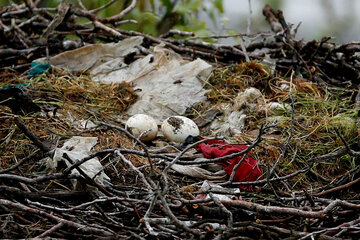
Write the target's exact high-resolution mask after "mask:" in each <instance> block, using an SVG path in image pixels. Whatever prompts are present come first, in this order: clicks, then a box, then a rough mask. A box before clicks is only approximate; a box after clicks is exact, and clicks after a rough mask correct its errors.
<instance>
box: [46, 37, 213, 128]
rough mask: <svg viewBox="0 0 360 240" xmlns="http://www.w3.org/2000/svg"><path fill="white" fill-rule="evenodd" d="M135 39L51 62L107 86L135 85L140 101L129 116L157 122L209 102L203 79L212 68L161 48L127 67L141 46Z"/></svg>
mask: <svg viewBox="0 0 360 240" xmlns="http://www.w3.org/2000/svg"><path fill="white" fill-rule="evenodd" d="M142 41H143V38H142V37H132V38H128V39H125V40H123V41H120V42H118V43H109V44H94V45H88V46H85V47H82V48H79V49H76V50H71V51H67V52H64V53H61V54H59V55H57V56H54V57H52V58H51V59H50V63H51V64H52V65H54V66H56V67H58V68H67V69H69V70H70V71H86V70H89V71H90V74H91V77H92V80H94V81H101V82H105V83H113V82H122V81H126V82H132V83H133V85H134V88H135V89H137V90H138V92H137V93H138V95H139V96H140V98H139V100H138V101H137V102H136V103H135V104H133V105H132V106H131V107H130V109H129V110H128V112H127V113H128V114H129V115H135V114H137V113H144V114H148V115H150V116H152V117H153V118H154V119H155V120H157V122H158V123H160V122H161V121H162V120H164V119H166V118H167V117H169V116H173V115H183V114H184V113H185V111H186V109H187V108H189V107H191V106H193V105H194V104H196V103H198V102H201V101H204V100H206V97H205V93H206V90H204V89H203V87H202V80H206V78H207V77H208V76H209V74H210V73H211V70H212V66H211V65H210V64H208V63H206V62H205V61H203V60H201V59H196V60H194V61H191V62H189V61H186V60H184V59H183V58H182V57H181V56H180V55H179V54H177V53H175V52H174V51H172V50H170V49H167V48H165V46H164V45H161V44H160V45H158V46H156V47H154V48H153V49H150V51H151V54H148V55H147V56H145V57H144V58H140V59H137V60H135V61H134V62H132V63H130V64H129V65H127V64H126V63H125V62H124V58H125V57H126V56H127V55H128V54H131V53H133V52H138V51H139V50H138V49H137V47H138V46H139V45H140V44H141V43H142Z"/></svg>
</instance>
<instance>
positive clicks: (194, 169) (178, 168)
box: [171, 164, 226, 180]
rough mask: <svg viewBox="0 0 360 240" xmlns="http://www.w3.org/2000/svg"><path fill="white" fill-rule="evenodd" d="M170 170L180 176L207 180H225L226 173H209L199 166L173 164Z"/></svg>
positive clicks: (222, 171) (221, 171)
mask: <svg viewBox="0 0 360 240" xmlns="http://www.w3.org/2000/svg"><path fill="white" fill-rule="evenodd" d="M171 169H172V170H174V171H175V172H178V173H180V174H183V175H186V176H190V177H194V178H199V179H207V180H225V178H226V173H225V172H224V170H220V171H217V172H210V171H208V170H206V169H203V168H201V167H199V166H184V165H180V164H173V165H172V166H171Z"/></svg>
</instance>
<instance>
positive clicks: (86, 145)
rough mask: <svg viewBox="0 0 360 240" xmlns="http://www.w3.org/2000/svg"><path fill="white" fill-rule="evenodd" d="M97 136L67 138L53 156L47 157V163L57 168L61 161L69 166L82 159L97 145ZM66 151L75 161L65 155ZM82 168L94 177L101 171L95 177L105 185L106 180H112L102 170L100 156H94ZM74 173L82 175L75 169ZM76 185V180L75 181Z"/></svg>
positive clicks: (52, 167)
mask: <svg viewBox="0 0 360 240" xmlns="http://www.w3.org/2000/svg"><path fill="white" fill-rule="evenodd" d="M96 143H97V137H80V136H74V137H72V138H70V139H69V140H67V141H66V142H65V143H64V145H63V146H62V147H61V148H56V149H55V152H54V156H53V158H48V159H47V165H48V167H50V168H51V169H56V168H57V166H58V163H59V162H60V161H63V162H65V164H66V166H67V167H69V166H71V165H73V163H75V162H77V161H80V160H82V159H83V158H85V157H88V156H89V155H90V154H91V152H90V150H91V149H92V148H93V147H94V146H95V145H96ZM64 153H66V154H67V155H68V157H69V158H70V159H71V160H72V162H73V163H71V162H69V160H67V159H65V158H64V157H63V155H64ZM79 167H80V169H81V170H83V171H84V172H85V174H87V175H88V176H89V177H90V178H94V177H95V175H96V174H98V173H99V172H101V173H100V174H98V175H97V176H96V177H95V179H94V180H95V181H96V182H98V183H99V184H101V185H104V181H105V180H106V181H110V178H109V177H108V176H107V175H106V174H105V173H104V172H103V171H102V170H103V167H102V165H101V163H100V161H99V159H98V158H96V157H95V158H92V159H90V160H88V161H86V162H84V163H83V164H81V165H80V166H79ZM71 173H72V174H77V175H80V173H79V172H78V171H77V170H76V169H74V170H72V172H71ZM73 184H74V186H75V185H76V182H73Z"/></svg>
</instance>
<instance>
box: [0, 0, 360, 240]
mask: <svg viewBox="0 0 360 240" xmlns="http://www.w3.org/2000/svg"><path fill="white" fill-rule="evenodd" d="M29 2H31V1H26V3H27V4H25V5H21V6H16V7H15V6H12V7H3V8H1V10H0V37H1V38H0V39H1V40H0V44H1V48H0V56H1V60H0V67H1V68H2V71H1V79H2V81H1V83H0V87H2V89H5V88H4V87H9V86H10V87H14V86H16V87H19V88H21V89H22V90H23V91H24V92H25V93H26V94H28V95H29V96H31V98H32V101H33V103H35V104H36V105H38V106H39V107H40V108H41V110H42V111H41V112H35V113H28V114H25V115H21V114H20V115H18V114H14V113H13V112H12V111H11V109H10V108H9V107H7V106H0V109H1V113H0V118H1V121H0V128H1V132H0V156H1V159H0V166H1V168H2V169H1V170H0V183H1V185H0V213H1V214H0V220H1V221H0V222H1V223H0V224H1V231H0V237H1V238H34V237H39V238H42V237H52V238H71V239H73V238H79V239H83V238H84V239H85V238H89V239H95V238H101V239H103V238H114V239H119V238H120V239H122V238H124V239H125V238H126V239H149V238H150V239H194V238H196V239H200V238H201V239H235V238H241V239H260V238H261V239H279V238H287V239H314V238H318V239H356V238H357V237H356V236H358V234H359V226H360V221H359V209H360V201H359V191H358V186H359V179H360V178H359V175H360V168H359V166H358V165H359V155H360V150H359V143H358V124H357V117H358V109H357V106H358V105H357V104H358V101H359V100H358V97H357V94H358V91H357V87H358V84H359V61H358V52H359V51H360V48H359V44H358V43H348V44H343V45H335V44H332V43H328V41H329V39H327V38H324V39H323V40H322V41H320V42H318V41H312V42H304V41H299V40H296V39H295V37H294V36H293V35H292V34H291V31H290V29H288V26H287V24H286V22H285V20H284V18H283V16H282V13H281V12H277V11H274V10H272V9H271V8H269V7H268V6H267V7H265V8H264V15H265V16H266V18H267V19H268V21H269V23H270V24H271V26H272V30H273V33H266V34H254V35H244V34H239V35H238V37H242V38H244V39H246V40H247V41H248V42H247V44H246V45H245V46H243V47H241V46H223V45H218V44H210V43H205V42H201V41H199V38H190V37H189V38H187V39H185V40H184V39H182V40H179V39H176V38H170V37H168V36H171V34H167V35H164V36H167V37H166V38H165V37H163V38H155V37H152V36H147V35H144V34H141V33H137V32H127V31H123V30H121V29H119V28H116V27H114V26H115V25H116V24H115V23H116V22H118V21H119V20H121V18H122V17H123V16H125V15H126V13H127V12H128V11H130V10H131V8H132V7H133V4H134V2H135V3H136V1H132V3H131V4H130V5H129V7H128V8H127V9H126V10H124V11H123V12H121V13H120V14H119V15H117V16H114V17H110V18H98V17H96V15H95V14H94V13H92V12H90V11H87V10H84V9H80V8H77V7H75V6H72V5H67V4H64V3H63V4H61V5H59V7H58V8H57V9H40V8H37V7H36V5H31V4H30V5H29ZM78 17H86V18H88V19H89V21H90V22H91V24H93V26H95V27H93V28H91V27H89V26H90V25H89V24H83V25H81V24H80V23H77V22H76V19H77V18H78ZM108 23H112V25H108ZM70 31H71V34H74V33H75V34H76V35H77V36H78V40H77V41H78V42H76V43H78V45H74V46H73V47H79V46H81V45H83V44H85V43H87V41H95V40H96V41H97V40H101V41H107V42H112V41H116V40H121V39H124V38H127V37H129V36H133V35H142V36H144V37H145V39H146V41H145V43H146V44H143V47H145V48H148V47H149V46H152V45H154V44H158V43H161V42H163V43H165V44H166V46H168V47H169V48H171V49H173V50H174V51H176V52H178V53H180V54H182V55H183V56H184V58H188V59H192V58H197V57H201V58H204V59H206V60H208V61H209V62H213V63H215V62H216V63H217V66H216V68H215V69H214V71H213V72H212V74H211V76H210V77H209V78H208V79H207V81H206V82H204V88H206V89H208V93H207V98H208V100H207V101H205V102H202V103H199V104H198V105H196V106H194V107H193V108H192V109H189V111H188V117H191V118H193V119H194V120H195V121H196V122H197V123H200V122H201V132H202V134H203V135H206V137H213V136H212V135H213V133H212V131H211V127H210V126H209V125H211V124H210V123H211V122H212V120H214V119H216V118H219V119H220V118H221V116H224V114H225V113H224V112H222V111H221V109H222V107H221V106H223V105H224V104H229V105H234V106H237V105H239V104H240V103H239V102H237V101H238V100H237V99H238V96H239V94H240V93H242V92H244V91H245V90H246V89H247V88H250V87H253V88H256V89H258V90H259V91H260V92H261V95H262V97H261V98H260V99H259V100H258V106H265V105H266V104H267V103H268V102H271V101H275V102H279V103H282V104H284V106H285V105H286V106H288V107H287V108H285V107H284V108H280V109H277V110H270V109H266V108H256V109H255V110H254V111H252V112H251V113H250V114H248V117H247V119H246V125H245V128H244V129H243V134H241V135H236V136H232V137H229V138H228V139H227V140H228V142H230V143H234V144H240V143H241V144H246V145H248V146H249V148H251V153H250V155H251V156H252V157H253V158H255V159H257V160H258V161H259V165H260V168H261V169H262V171H263V179H262V180H256V181H251V182H234V181H220V182H219V181H218V182H217V183H218V184H219V185H221V186H222V187H223V188H210V189H208V190H203V189H202V188H201V185H202V184H203V180H202V179H198V178H193V177H188V176H184V175H181V174H179V173H176V172H174V171H172V170H171V168H170V165H171V164H174V163H177V164H183V165H201V166H208V165H211V164H213V163H214V162H215V161H216V160H214V159H209V160H204V159H203V158H202V155H201V153H198V152H196V151H195V150H194V149H193V147H194V146H195V145H196V143H195V144H193V145H188V147H187V148H186V147H185V149H184V148H181V150H179V149H178V148H176V147H174V146H172V145H169V144H168V143H167V142H165V141H164V139H162V138H161V137H160V138H158V139H157V141H154V142H152V143H148V144H144V143H142V142H140V141H139V140H138V139H136V138H135V137H134V136H132V135H131V134H130V133H129V132H128V131H126V130H125V129H124V125H123V119H122V117H123V115H124V112H125V111H126V109H127V108H128V107H129V106H130V105H131V104H132V103H134V102H135V101H136V100H137V95H136V92H134V90H133V89H132V87H131V85H129V84H127V83H120V84H102V83H95V82H92V81H91V79H90V77H89V76H88V74H86V73H69V72H67V71H64V70H60V69H56V68H52V69H51V70H49V71H47V72H46V73H45V74H42V75H40V76H37V77H28V76H26V75H24V74H23V73H19V72H17V71H23V70H24V71H26V70H27V69H29V66H30V63H31V61H32V60H34V59H36V58H38V57H46V55H47V51H46V49H49V46H50V44H54V45H52V47H51V48H50V53H49V54H50V55H52V54H55V53H58V52H62V51H64V50H66V49H65V45H64V44H63V40H64V38H65V37H64V36H66V35H69V34H70ZM175 33H177V34H182V32H179V31H175ZM184 35H186V34H184ZM30 36H31V37H30ZM85 36H92V39H89V38H86V37H85ZM224 37H225V36H224ZM264 37H266V38H269V39H273V41H258V39H259V38H260V39H262V38H264ZM265 43H266V44H267V45H266V44H265ZM270 43H271V44H270ZM256 49H257V50H260V51H256V53H255V50H256ZM265 56H266V59H268V57H270V59H272V60H271V61H272V62H271V64H268V65H265V64H264V62H265V61H264V62H263V63H260V62H261V61H262V60H264V58H265ZM136 57H138V58H140V57H143V56H141V55H139V56H136ZM130 61H131V60H130ZM214 65H215V64H214ZM269 65H270V66H269ZM272 66H273V67H274V66H275V68H273V67H272ZM4 100H5V99H4ZM2 101H3V100H2ZM241 107H242V106H239V108H241ZM80 122H81V124H80ZM87 124H94V125H93V126H91V127H88V126H87ZM199 126H200V124H199ZM72 136H83V137H90V136H91V137H97V139H98V140H97V144H96V146H95V147H94V149H93V150H92V155H91V157H88V158H83V159H78V161H77V162H76V163H73V164H72V165H71V166H67V165H61V164H59V166H58V167H57V168H56V169H49V168H48V166H47V165H46V160H43V159H45V158H46V157H50V158H51V157H52V156H53V153H54V149H56V148H59V147H61V146H62V145H63V144H64V142H65V141H66V140H68V139H69V138H71V137H72ZM183 147H184V146H183ZM92 157H97V158H98V159H99V160H100V162H101V164H102V166H103V170H102V171H104V172H105V173H106V174H107V175H108V176H109V177H110V179H111V183H108V184H104V185H103V184H99V182H97V181H95V180H94V179H93V178H89V176H87V175H86V174H85V173H81V171H79V172H80V174H78V175H73V174H71V170H73V169H79V165H80V164H81V163H84V162H86V161H88V160H89V159H90V158H92ZM206 161H208V162H206ZM199 163H201V164H199ZM74 179H76V180H77V183H78V184H77V185H76V186H75V185H74V184H73V180H74ZM249 185H250V186H253V188H251V189H252V190H254V191H249V190H244V189H242V188H241V190H240V191H237V190H239V187H241V186H249ZM234 189H235V190H234ZM236 189H237V190H236ZM218 194H220V195H218ZM221 195H226V196H227V197H229V198H228V199H225V200H224V199H222V198H221ZM204 196H207V197H206V198H204Z"/></svg>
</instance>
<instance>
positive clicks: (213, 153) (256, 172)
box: [195, 140, 263, 190]
mask: <svg viewBox="0 0 360 240" xmlns="http://www.w3.org/2000/svg"><path fill="white" fill-rule="evenodd" d="M246 148H247V146H245V145H239V144H227V143H226V142H225V141H223V140H209V141H206V142H204V143H200V144H198V145H197V146H196V147H195V149H196V150H197V151H199V152H202V153H203V154H204V156H205V157H206V158H218V157H223V156H227V155H230V154H233V153H236V152H241V151H244V150H245V149H246ZM242 157H243V156H237V157H234V158H230V159H225V160H222V161H220V162H216V164H220V165H223V166H224V170H225V172H226V174H227V175H229V176H230V175H231V173H232V171H233V169H234V166H235V165H236V164H237V163H238V162H239V161H240V160H241V159H242ZM257 163H258V161H257V160H255V159H254V158H252V157H251V156H250V154H248V155H247V157H246V158H245V159H244V161H243V162H242V163H241V165H240V166H239V167H238V169H237V170H236V173H235V175H234V179H233V180H234V182H249V181H256V180H261V179H263V177H262V171H261V170H260V168H259V166H258V165H257ZM239 187H240V188H242V189H247V190H252V186H246V185H243V186H239Z"/></svg>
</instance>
